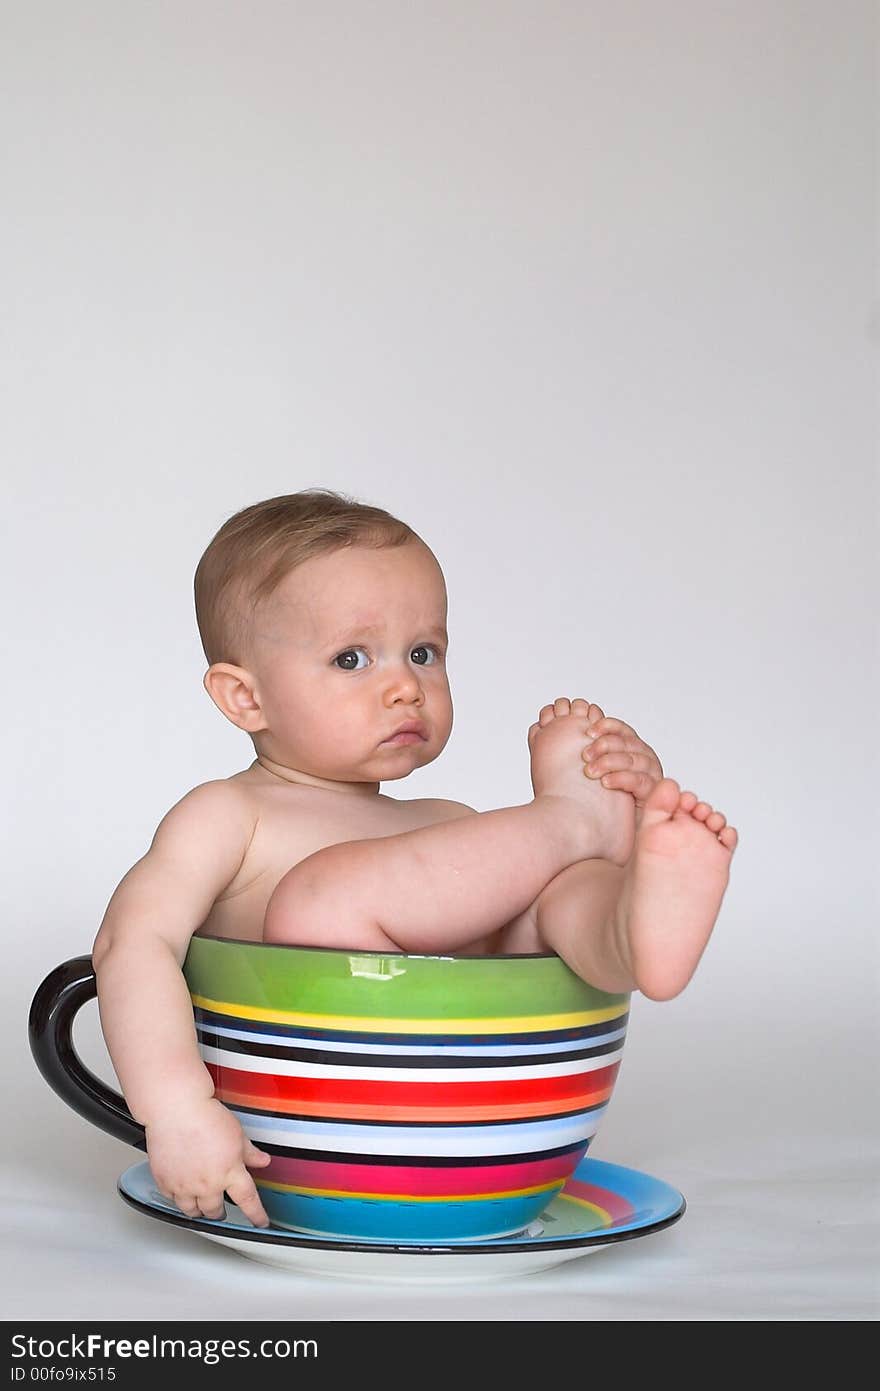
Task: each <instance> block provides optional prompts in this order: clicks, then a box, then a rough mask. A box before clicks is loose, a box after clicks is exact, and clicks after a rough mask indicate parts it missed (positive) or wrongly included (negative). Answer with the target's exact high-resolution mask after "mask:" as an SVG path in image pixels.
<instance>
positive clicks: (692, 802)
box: [678, 792, 697, 811]
mask: <svg viewBox="0 0 880 1391" xmlns="http://www.w3.org/2000/svg"><path fill="white" fill-rule="evenodd" d="M678 805H679V809H680V810H681V811H693V809H694V807H695V806H696V805H697V794H696V793H695V792H682V794H681V801H680V802H679V804H678Z"/></svg>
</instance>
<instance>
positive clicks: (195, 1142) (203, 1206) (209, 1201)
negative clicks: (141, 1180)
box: [145, 1097, 271, 1227]
mask: <svg viewBox="0 0 880 1391" xmlns="http://www.w3.org/2000/svg"><path fill="white" fill-rule="evenodd" d="M145 1129H146V1133H147V1156H148V1158H149V1161H150V1169H151V1171H152V1174H153V1179H154V1180H155V1183H156V1187H157V1188H158V1190H159V1192H160V1193H161V1194H162V1195H163V1197H165V1198H168V1199H170V1201H171V1202H172V1203H174V1204H175V1205H176V1206H177V1207H178V1208H179V1209H180V1211H181V1212H183V1213H185V1214H186V1216H187V1217H213V1218H222V1217H224V1216H225V1213H226V1210H225V1207H224V1204H223V1192H224V1189H225V1191H226V1192H227V1193H228V1194H229V1196H230V1198H231V1199H232V1201H233V1202H234V1203H237V1204H238V1206H239V1207H240V1208H241V1210H242V1212H243V1213H245V1214H246V1216H247V1217H249V1218H250V1220H251V1221H252V1222H253V1223H254V1225H255V1226H257V1227H268V1225H269V1219H268V1217H267V1216H266V1213H265V1210H264V1208H263V1204H262V1203H261V1202H260V1198H259V1195H258V1193H257V1188H256V1184H255V1183H254V1181H253V1179H252V1178H251V1176H250V1174H249V1173H248V1168H252V1169H257V1168H259V1169H262V1168H264V1167H265V1166H266V1165H267V1164H269V1163H270V1162H271V1155H268V1154H265V1153H264V1152H263V1151H262V1150H258V1149H256V1148H255V1147H254V1145H252V1144H251V1142H250V1140H249V1139H248V1137H247V1136H246V1135H245V1133H244V1131H243V1130H242V1128H241V1126H240V1124H239V1122H238V1121H237V1120H236V1118H235V1116H233V1114H232V1112H231V1111H228V1110H227V1109H226V1107H225V1106H224V1105H223V1103H222V1102H220V1101H217V1099H216V1098H215V1097H207V1098H200V1099H199V1100H198V1101H197V1102H191V1101H188V1102H187V1104H186V1106H185V1108H181V1109H180V1110H169V1111H167V1112H165V1113H163V1115H162V1116H160V1117H159V1118H158V1119H157V1120H155V1121H153V1122H152V1123H151V1124H149V1125H147V1126H146V1127H145Z"/></svg>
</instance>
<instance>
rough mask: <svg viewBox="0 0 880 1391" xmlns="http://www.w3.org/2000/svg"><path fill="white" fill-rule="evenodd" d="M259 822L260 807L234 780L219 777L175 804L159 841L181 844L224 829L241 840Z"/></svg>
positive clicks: (164, 821)
mask: <svg viewBox="0 0 880 1391" xmlns="http://www.w3.org/2000/svg"><path fill="white" fill-rule="evenodd" d="M257 819H258V812H257V808H256V806H255V804H254V801H253V799H252V798H251V797H250V796H249V795H248V793H247V791H246V789H245V788H243V787H242V786H241V785H240V784H238V783H236V782H235V781H234V780H233V779H232V778H215V779H213V780H212V781H211V782H202V783H199V784H198V786H196V787H193V788H191V789H190V791H189V792H187V793H185V794H184V796H183V797H181V798H180V800H179V801H178V802H175V804H174V806H173V807H171V809H170V810H169V811H168V812H166V814H165V816H164V817H163V818H162V821H161V822H160V823H159V827H158V829H157V831H156V842H158V843H159V844H160V845H161V844H162V842H163V841H164V842H166V843H167V842H170V841H174V842H176V843H178V844H179V843H180V842H182V841H187V840H191V839H203V838H204V837H205V836H210V835H214V834H216V833H217V832H218V831H220V830H222V831H223V832H224V833H225V834H226V835H231V836H233V837H234V838H236V839H238V838H240V837H241V836H243V835H244V836H249V835H250V834H251V833H252V832H253V829H254V827H255V826H256V823H257Z"/></svg>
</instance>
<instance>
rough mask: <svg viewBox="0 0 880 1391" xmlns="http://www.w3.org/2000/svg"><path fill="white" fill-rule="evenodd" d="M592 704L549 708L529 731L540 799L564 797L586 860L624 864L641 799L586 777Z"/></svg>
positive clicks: (563, 702) (558, 703)
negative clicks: (585, 749) (586, 750)
mask: <svg viewBox="0 0 880 1391" xmlns="http://www.w3.org/2000/svg"><path fill="white" fill-rule="evenodd" d="M596 708H597V707H595V706H590V704H589V702H588V701H586V700H580V699H578V700H573V701H569V700H568V699H565V700H562V699H560V700H557V701H556V703H555V705H545V706H544V708H543V709H542V710H541V713H540V715H539V717H538V721H537V722H536V723H535V724H533V725H531V726H530V727H529V733H528V741H529V750H530V753H531V759H532V770H531V771H532V787H533V788H534V790H535V797H536V798H538V797H556V798H560V797H561V798H564V799H565V800H566V802H567V804H568V806H567V814H568V816H569V817H570V818H571V825H572V826H573V827H574V828H575V830H576V833H577V834H578V835H579V836H580V843H581V858H583V859H585V860H586V859H596V858H599V859H603V860H611V861H613V863H614V864H617V865H624V864H626V862H627V860H628V859H629V857H630V855H631V853H632V848H633V840H634V837H635V801H634V799H633V798H632V797H631V796H630V794H629V793H628V792H615V791H613V790H612V789H610V788H607V787H603V786H602V784H601V782H597V781H594V780H593V779H591V778H589V777H586V776H585V772H586V770H585V767H584V762H583V759H582V758H581V753H582V751H583V749H584V746H585V745H586V743H587V721H588V716H589V713H590V711H591V709H596Z"/></svg>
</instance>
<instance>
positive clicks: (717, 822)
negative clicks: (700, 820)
mask: <svg viewBox="0 0 880 1391" xmlns="http://www.w3.org/2000/svg"><path fill="white" fill-rule="evenodd" d="M706 825H707V827H708V828H709V830H710V831H714V833H715V835H717V834H718V832H719V831H721V830H723V829H724V827H725V826H726V825H727V817H726V816H722V815H721V812H720V811H713V813H712V815H711V816H707V817H706Z"/></svg>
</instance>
